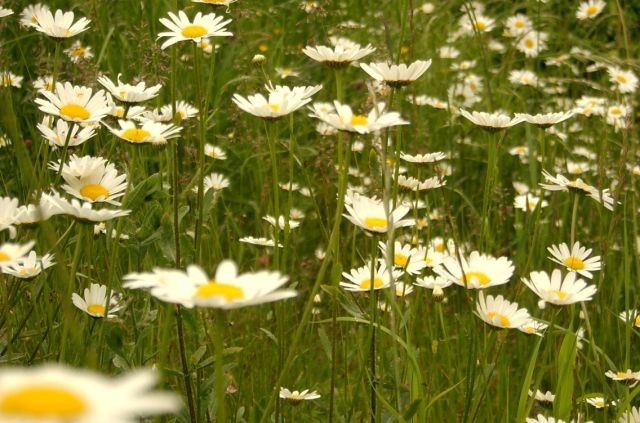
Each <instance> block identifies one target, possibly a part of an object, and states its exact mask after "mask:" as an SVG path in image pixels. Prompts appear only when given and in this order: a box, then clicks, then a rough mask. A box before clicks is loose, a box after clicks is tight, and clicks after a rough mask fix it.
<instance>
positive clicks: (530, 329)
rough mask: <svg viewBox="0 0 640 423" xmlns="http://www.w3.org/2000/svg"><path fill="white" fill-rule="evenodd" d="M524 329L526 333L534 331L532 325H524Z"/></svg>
mask: <svg viewBox="0 0 640 423" xmlns="http://www.w3.org/2000/svg"><path fill="white" fill-rule="evenodd" d="M524 331H525V332H526V333H536V329H535V328H534V327H531V326H527V327H525V328H524Z"/></svg>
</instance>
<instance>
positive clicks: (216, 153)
mask: <svg viewBox="0 0 640 423" xmlns="http://www.w3.org/2000/svg"><path fill="white" fill-rule="evenodd" d="M204 155H205V156H207V157H211V158H212V159H215V160H227V153H226V152H225V151H224V150H223V149H222V148H220V147H218V146H217V145H213V144H209V143H207V144H205V145H204Z"/></svg>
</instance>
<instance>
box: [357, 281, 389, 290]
mask: <svg viewBox="0 0 640 423" xmlns="http://www.w3.org/2000/svg"><path fill="white" fill-rule="evenodd" d="M382 285H384V282H382V279H380V278H374V279H373V287H374V288H380V287H382ZM360 288H362V289H371V279H364V280H363V281H362V282H360Z"/></svg>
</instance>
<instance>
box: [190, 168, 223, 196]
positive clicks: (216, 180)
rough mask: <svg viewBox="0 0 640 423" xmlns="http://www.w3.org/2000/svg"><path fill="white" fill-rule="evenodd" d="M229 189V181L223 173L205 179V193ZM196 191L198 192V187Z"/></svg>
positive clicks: (212, 174)
mask: <svg viewBox="0 0 640 423" xmlns="http://www.w3.org/2000/svg"><path fill="white" fill-rule="evenodd" d="M228 187H229V179H228V178H227V177H226V176H224V175H223V174H221V173H216V172H213V173H211V174H209V175H207V176H205V177H204V192H207V191H209V190H210V189H212V190H213V191H214V192H217V191H222V190H223V189H225V188H228ZM194 191H196V192H197V191H198V188H197V187H194Z"/></svg>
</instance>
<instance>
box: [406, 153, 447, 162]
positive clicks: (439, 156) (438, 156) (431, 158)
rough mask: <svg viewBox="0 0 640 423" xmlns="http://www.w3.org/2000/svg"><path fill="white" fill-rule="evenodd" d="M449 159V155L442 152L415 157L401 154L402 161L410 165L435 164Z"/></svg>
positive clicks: (415, 155) (416, 155)
mask: <svg viewBox="0 0 640 423" xmlns="http://www.w3.org/2000/svg"><path fill="white" fill-rule="evenodd" d="M447 157H448V156H447V154H446V153H443V152H442V151H436V152H434V153H426V154H414V155H411V154H407V153H404V152H402V151H401V152H400V159H401V160H404V161H406V162H410V163H434V162H437V161H440V160H445V159H446V158H447Z"/></svg>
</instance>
